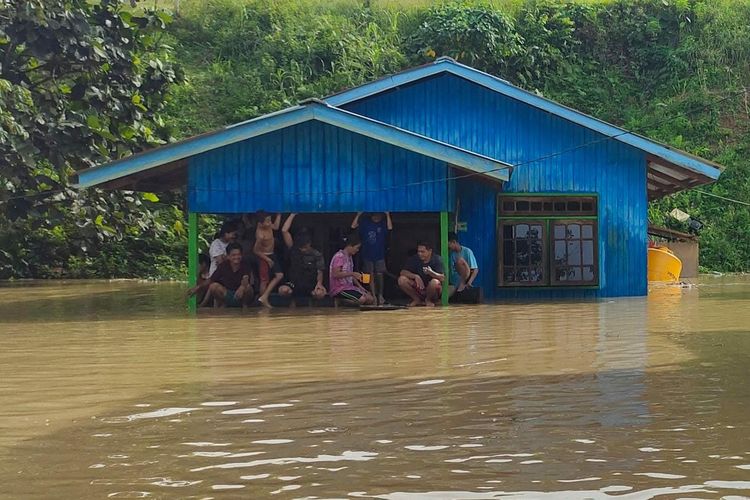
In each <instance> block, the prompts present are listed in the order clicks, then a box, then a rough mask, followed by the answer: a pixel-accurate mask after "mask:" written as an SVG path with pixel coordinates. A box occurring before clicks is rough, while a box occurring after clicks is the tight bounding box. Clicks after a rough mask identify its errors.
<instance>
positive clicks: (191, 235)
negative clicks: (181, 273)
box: [187, 212, 198, 313]
mask: <svg viewBox="0 0 750 500" xmlns="http://www.w3.org/2000/svg"><path fill="white" fill-rule="evenodd" d="M187 237H188V287H190V288H193V287H194V286H195V285H196V284H197V283H198V214H197V213H195V212H188V234H187ZM197 301H198V298H197V297H196V296H195V295H193V296H191V297H190V299H188V311H190V312H191V313H194V312H196V311H197V310H198V302H197Z"/></svg>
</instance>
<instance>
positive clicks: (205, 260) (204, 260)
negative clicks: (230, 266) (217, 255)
mask: <svg viewBox="0 0 750 500" xmlns="http://www.w3.org/2000/svg"><path fill="white" fill-rule="evenodd" d="M201 264H205V265H207V266H210V265H211V258H210V257H209V256H208V255H206V254H205V253H199V254H198V265H201Z"/></svg>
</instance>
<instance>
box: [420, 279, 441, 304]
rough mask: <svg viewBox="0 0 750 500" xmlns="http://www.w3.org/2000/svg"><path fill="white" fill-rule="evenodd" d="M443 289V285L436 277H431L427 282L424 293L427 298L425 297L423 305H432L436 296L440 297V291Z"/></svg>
mask: <svg viewBox="0 0 750 500" xmlns="http://www.w3.org/2000/svg"><path fill="white" fill-rule="evenodd" d="M442 291H443V287H442V286H441V285H440V282H439V281H438V280H436V279H431V280H430V282H429V283H428V284H427V291H426V295H427V298H425V301H424V303H425V305H426V306H428V307H434V306H435V301H436V300H437V298H438V297H440V293H441V292H442Z"/></svg>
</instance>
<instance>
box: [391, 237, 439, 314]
mask: <svg viewBox="0 0 750 500" xmlns="http://www.w3.org/2000/svg"><path fill="white" fill-rule="evenodd" d="M443 273H444V270H443V261H442V259H441V258H440V256H439V255H435V254H433V253H432V245H430V244H429V243H425V242H419V243H418V244H417V254H416V255H413V256H411V257H409V260H407V261H406V264H404V268H403V269H402V270H401V275H400V276H399V278H398V286H399V287H400V288H401V290H403V291H404V293H405V294H406V295H408V296H409V298H411V303H409V307H413V306H422V305H425V306H434V305H435V302H436V301H437V300H438V299H439V298H440V294H441V293H442V291H443V282H444V281H445V274H443Z"/></svg>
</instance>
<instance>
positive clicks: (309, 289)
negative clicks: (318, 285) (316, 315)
mask: <svg viewBox="0 0 750 500" xmlns="http://www.w3.org/2000/svg"><path fill="white" fill-rule="evenodd" d="M282 286H288V287H289V288H291V289H292V296H293V297H309V296H311V295H312V293H313V290H315V283H313V284H307V283H302V284H297V283H293V282H291V281H287V282H286V283H284V284H283V285H282Z"/></svg>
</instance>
